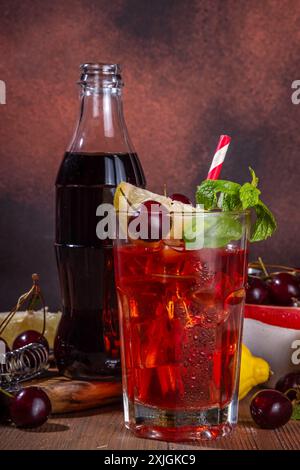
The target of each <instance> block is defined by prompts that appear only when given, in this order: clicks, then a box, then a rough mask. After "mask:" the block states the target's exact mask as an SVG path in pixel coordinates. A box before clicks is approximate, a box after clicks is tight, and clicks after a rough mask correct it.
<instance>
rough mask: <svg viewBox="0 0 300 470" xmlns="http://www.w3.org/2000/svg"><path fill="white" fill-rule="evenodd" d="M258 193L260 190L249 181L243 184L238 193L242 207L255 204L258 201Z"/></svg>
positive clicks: (245, 207) (246, 207)
mask: <svg viewBox="0 0 300 470" xmlns="http://www.w3.org/2000/svg"><path fill="white" fill-rule="evenodd" d="M259 195H260V190H259V189H257V188H256V187H255V186H253V185H252V184H251V183H245V184H243V186H242V187H241V189H240V194H239V197H240V200H241V203H242V207H243V209H248V208H249V207H254V206H256V204H258V203H259Z"/></svg>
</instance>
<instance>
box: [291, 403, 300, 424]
mask: <svg viewBox="0 0 300 470" xmlns="http://www.w3.org/2000/svg"><path fill="white" fill-rule="evenodd" d="M291 419H296V420H300V403H296V404H295V405H294V408H293V414H292V416H291Z"/></svg>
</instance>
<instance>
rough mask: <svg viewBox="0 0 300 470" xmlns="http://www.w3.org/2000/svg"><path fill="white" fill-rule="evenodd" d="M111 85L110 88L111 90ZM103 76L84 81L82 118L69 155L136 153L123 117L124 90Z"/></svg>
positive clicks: (81, 104) (81, 100)
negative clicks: (72, 153)
mask: <svg viewBox="0 0 300 470" xmlns="http://www.w3.org/2000/svg"><path fill="white" fill-rule="evenodd" d="M107 83H108V86H107ZM111 83H112V82H111V81H107V80H106V82H105V84H106V85H104V83H103V79H101V80H99V76H96V78H95V77H93V79H92V80H91V78H90V77H88V79H86V80H84V81H83V80H81V82H80V85H81V87H82V89H81V94H80V115H79V121H78V124H77V127H76V131H75V134H74V136H73V139H72V141H71V144H70V146H69V149H68V150H69V152H76V153H80V152H82V153H133V152H134V148H133V146H132V143H131V141H130V138H129V134H128V131H127V127H126V124H125V120H124V116H123V106H122V96H121V86H120V83H119V84H117V85H116V84H115V83H112V86H109V85H110V84H111Z"/></svg>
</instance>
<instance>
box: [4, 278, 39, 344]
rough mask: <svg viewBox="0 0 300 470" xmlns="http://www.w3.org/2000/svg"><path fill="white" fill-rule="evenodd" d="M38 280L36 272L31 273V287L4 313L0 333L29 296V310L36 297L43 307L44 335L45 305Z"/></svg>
mask: <svg viewBox="0 0 300 470" xmlns="http://www.w3.org/2000/svg"><path fill="white" fill-rule="evenodd" d="M39 280H40V277H39V275H38V274H32V282H33V285H32V287H31V289H30V290H29V291H28V292H25V294H23V295H21V297H19V299H18V301H17V304H16V305H15V307H14V308H13V309H12V310H11V311H10V312H9V314H8V315H6V317H5V318H4V320H3V321H2V322H1V323H0V335H1V334H2V333H3V331H4V330H5V328H6V327H7V325H8V324H9V322H10V321H11V319H12V318H13V316H14V315H15V314H16V312H17V311H18V310H19V309H20V307H21V306H22V305H23V304H24V302H26V300H28V299H30V298H31V297H32V299H31V301H30V303H29V306H28V310H30V308H31V306H32V307H34V303H35V300H36V299H40V301H41V304H42V307H43V330H42V333H41V334H42V335H44V333H45V330H46V306H45V301H44V297H43V294H42V292H41V288H40V285H39Z"/></svg>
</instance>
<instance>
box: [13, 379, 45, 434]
mask: <svg viewBox="0 0 300 470" xmlns="http://www.w3.org/2000/svg"><path fill="white" fill-rule="evenodd" d="M9 412H10V417H11V419H12V421H13V422H14V423H15V425H16V426H18V427H20V428H35V427H38V426H41V425H42V424H44V423H45V422H46V421H47V419H48V416H49V415H50V413H51V402H50V400H49V398H48V395H47V394H46V393H45V392H44V391H43V390H42V389H41V388H39V387H27V388H24V389H22V390H20V391H18V392H17V393H16V395H15V396H14V398H12V399H11V401H10V406H9Z"/></svg>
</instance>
